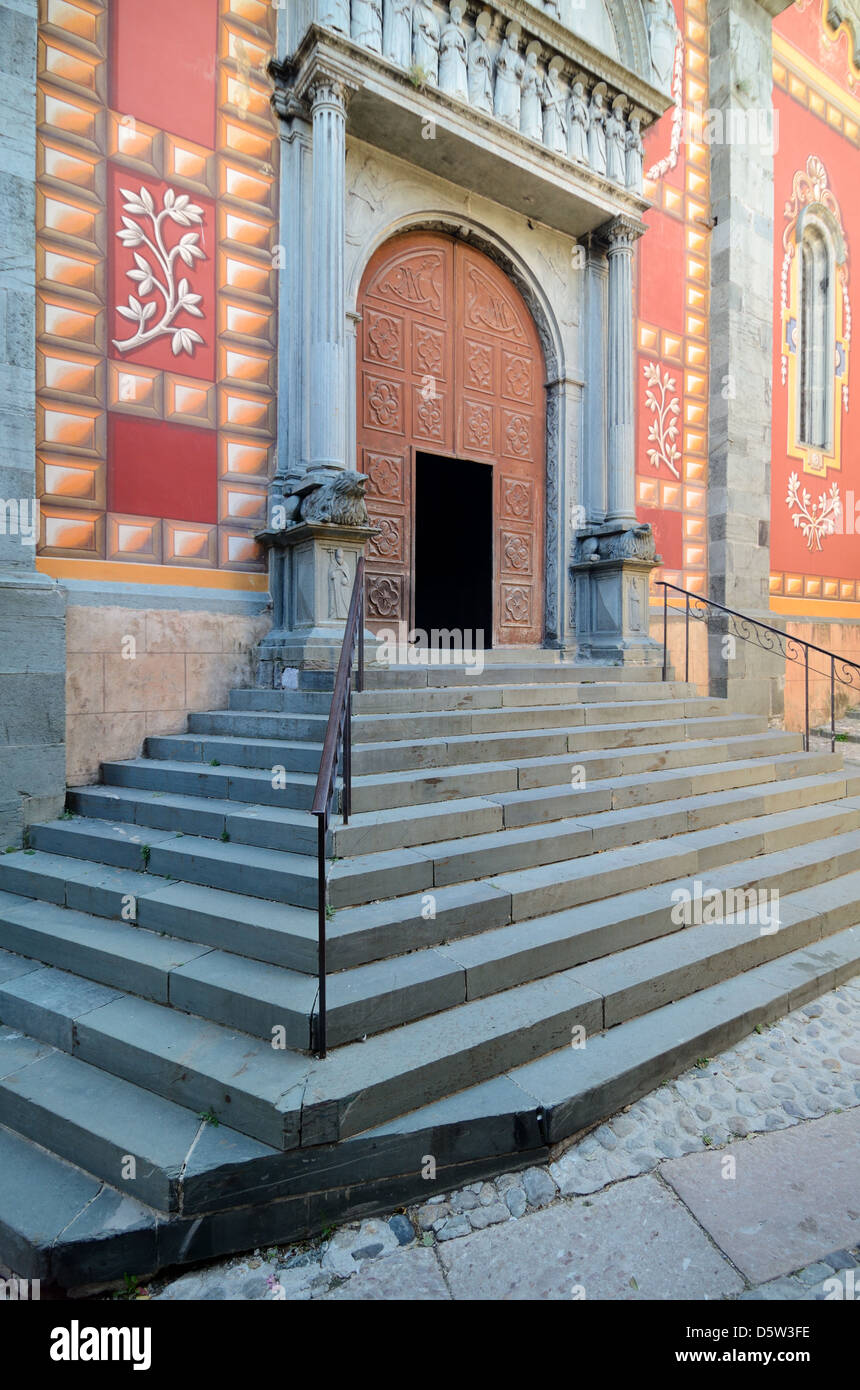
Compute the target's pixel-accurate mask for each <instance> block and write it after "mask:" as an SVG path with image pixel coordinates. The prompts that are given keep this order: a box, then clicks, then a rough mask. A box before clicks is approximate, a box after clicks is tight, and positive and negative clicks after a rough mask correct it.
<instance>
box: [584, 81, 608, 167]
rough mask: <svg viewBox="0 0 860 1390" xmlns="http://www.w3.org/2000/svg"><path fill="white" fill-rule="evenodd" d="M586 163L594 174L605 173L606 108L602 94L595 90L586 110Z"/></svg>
mask: <svg viewBox="0 0 860 1390" xmlns="http://www.w3.org/2000/svg"><path fill="white" fill-rule="evenodd" d="M588 162H589V164H590V165H591V167H592V169H593V170H594V172H595V174H604V175H605V173H606V107H605V106H604V105H603V93H602V92H601V91H597V90H595V91H594V92H592V94H591V105H590V106H589V108H588Z"/></svg>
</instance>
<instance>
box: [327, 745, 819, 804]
mask: <svg viewBox="0 0 860 1390" xmlns="http://www.w3.org/2000/svg"><path fill="white" fill-rule="evenodd" d="M800 747H801V737H800V735H799V734H790V733H789V734H783V733H778V732H776V731H774V732H772V733H771V732H765V733H763V734H751V735H745V736H741V737H739V738H738V737H736V738H732V739H720V738H715V739H712V740H709V739H696V740H689V741H683V740H681V741H679V742H676V743H666V744H660V743H656V744H646V745H644V746H643V747H640V748H636V749H621V750H616V751H609V752H605V751H603V750H602V749H584V750H577V758H576V766H577V769H578V773H579V775H580V777H581V778H582V780H583V781H584V782H586V783H590V782H592V781H594V780H597V779H604V778H609V777H627V776H630V775H632V774H634V773H646V772H658V771H660V770H663V769H668V768H680V767H690V766H692V765H694V764H697V763H698V764H708V765H710V764H714V763H726V762H733V761H735V760H737V761H741V760H743V759H746V758H758V757H766V756H768V755H773V754H781V753H790V752H799V751H800ZM573 761H574V760H573V759H572V758H571V757H570V756H569V752H566V753H565V754H563V755H562V756H558V755H555V756H551V757H543V758H528V757H525V758H520V759H515V758H510V759H500V760H498V761H496V762H488V761H483V762H474V763H456V764H454V765H453V766H451V767H448V768H444V767H435V768H430V769H426V770H424V769H422V770H420V771H419V770H415V769H411V770H408V771H400V772H388V773H369V774H367V773H364V774H359V775H357V776H356V775H355V774H354V775H353V784H352V805H353V810H354V811H355V812H358V813H361V812H364V811H384V810H389V809H391V808H393V807H398V806H421V805H428V804H431V803H433V802H437V801H446V800H449V799H452V798H454V797H459V796H483V795H486V794H487V793H490V792H506V791H524V790H527V789H530V788H536V787H548V786H562V785H565V784H567V785H570V783H571V778H572V775H573V773H572V767H573Z"/></svg>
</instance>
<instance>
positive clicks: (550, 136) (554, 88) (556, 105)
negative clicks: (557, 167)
mask: <svg viewBox="0 0 860 1390" xmlns="http://www.w3.org/2000/svg"><path fill="white" fill-rule="evenodd" d="M565 107H566V102H565V98H564V92H563V91H562V90H561V87H560V86H559V81H558V71H557V69H556V68H554V67H553V66H552V64H550V67H549V71H548V72H547V75H546V81H545V82H544V84H543V142H544V144H545V145H546V147H547V149H550V150H554V151H555V153H556V154H567V111H566V109H565Z"/></svg>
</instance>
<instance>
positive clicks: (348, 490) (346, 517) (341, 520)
mask: <svg viewBox="0 0 860 1390" xmlns="http://www.w3.org/2000/svg"><path fill="white" fill-rule="evenodd" d="M366 487H367V478H366V477H365V475H364V474H363V473H356V472H355V471H354V470H353V469H351V468H345V469H343V470H342V471H341V472H339V473H337V474H335V476H334V477H332V478H331V479H330V480H329V481H328V482H325V483H323V484H322V486H321V487H318V488H316V489H315V490H314V491H313V492H309V493H308V494H307V496H306V497H305V498H304V499H303V501H302V505H301V519H302V521H316V522H323V523H325V522H329V523H330V524H331V525H333V526H369V525H370V519H369V517H368V515H367V507H366V506H365V502H364V490H365V488H366Z"/></svg>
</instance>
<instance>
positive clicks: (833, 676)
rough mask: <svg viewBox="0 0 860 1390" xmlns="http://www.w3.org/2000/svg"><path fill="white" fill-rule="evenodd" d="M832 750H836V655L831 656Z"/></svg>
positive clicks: (833, 751) (832, 751)
mask: <svg viewBox="0 0 860 1390" xmlns="http://www.w3.org/2000/svg"><path fill="white" fill-rule="evenodd" d="M830 751H831V753H835V752H836V657H835V656H831V658H830Z"/></svg>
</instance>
